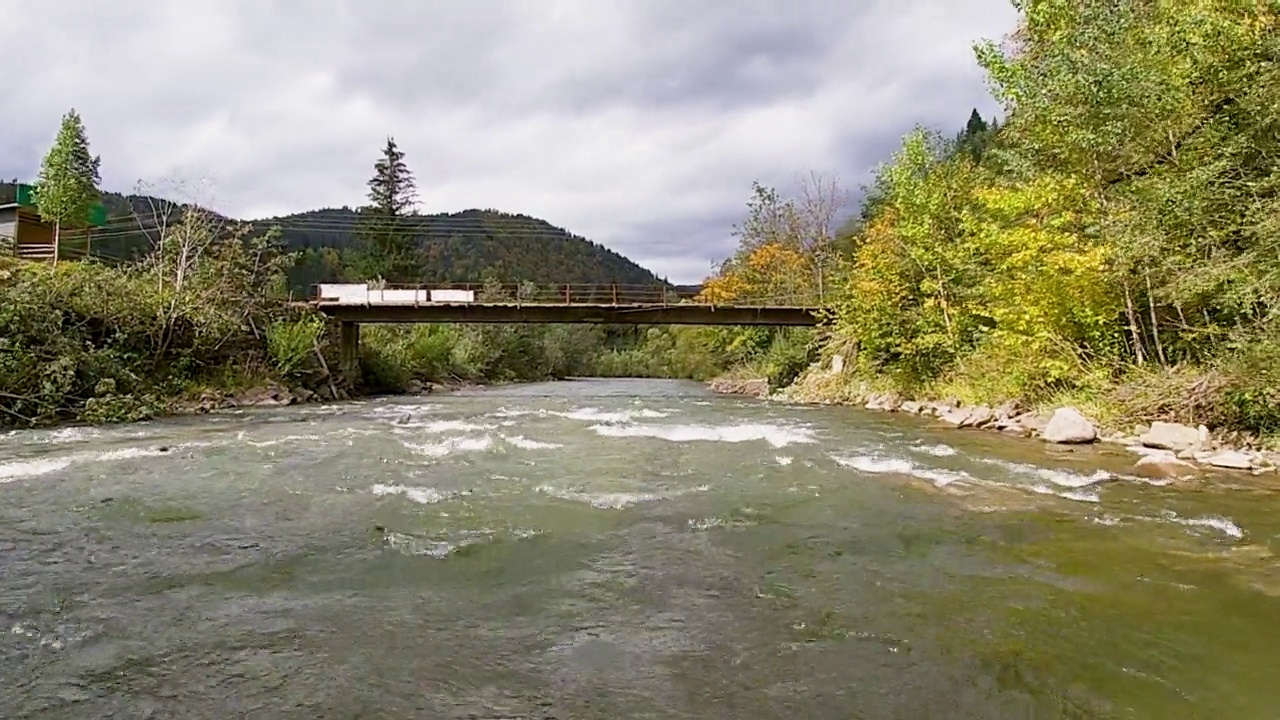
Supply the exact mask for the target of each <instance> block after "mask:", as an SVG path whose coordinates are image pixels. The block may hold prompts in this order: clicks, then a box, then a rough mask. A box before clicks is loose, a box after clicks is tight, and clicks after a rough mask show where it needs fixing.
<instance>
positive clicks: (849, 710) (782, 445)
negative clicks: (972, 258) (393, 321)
mask: <svg viewBox="0 0 1280 720" xmlns="http://www.w3.org/2000/svg"><path fill="white" fill-rule="evenodd" d="M1131 463H1132V456H1129V455H1127V453H1125V452H1124V451H1123V450H1120V449H1117V450H1114V451H1106V450H1102V449H1086V448H1075V449H1071V448H1056V449H1054V448H1048V447H1046V446H1044V445H1043V444H1041V443H1039V442H1037V441H1032V440H1026V441H1024V440H1016V439H1010V438H1006V437H1000V436H997V435H995V434H991V433H984V432H976V431H972V432H971V431H955V430H946V429H939V428H936V427H932V426H930V425H929V424H928V422H927V421H925V420H922V419H920V418H913V417H902V416H897V415H887V414H878V413H870V412H867V411H862V410H859V409H853V408H814V407H794V406H785V405H778V404H770V403H764V402H758V401H753V400H746V399H741V398H726V397H717V396H712V395H709V394H708V393H707V392H706V391H705V390H703V389H702V387H701V386H699V385H696V384H693V383H682V382H674V381H648V380H607V381H606V380H583V381H572V382H558V383H543V384H532V385H521V386H512V387H502V388H492V389H480V390H473V391H466V392H456V393H450V394H444V395H433V396H426V397H414V398H383V399H376V400H368V401H363V402H352V403H346V404H338V405H331V406H305V407H289V408H279V409H269V410H268V409H261V410H246V411H242V412H231V413H223V414H214V415H207V416H202V417H193V418H179V419H172V420H163V421H156V422H149V423H142V424H137V425H128V426H116V427H106V428H79V427H76V428H70V427H67V428H58V429H52V430H38V431H19V432H13V433H9V434H7V435H3V436H0V558H2V561H0V563H2V564H0V633H3V634H0V643H2V645H0V717H4V718H6V719H9V718H46V717H48V718H105V717H115V718H135V717H151V718H230V717H267V718H274V717H282V718H291V717H297V718H316V717H323V718H411V717H422V718H539V719H545V718H575V719H576V718H610V719H614V718H801V717H812V718H895V719H896V718H902V719H912V720H914V719H917V718H983V719H992V718H1059V717H1061V718H1160V719H1162V720H1164V719H1171V718H1231V719H1232V720H1249V719H1251V718H1277V717H1280V682H1277V677H1278V675H1277V669H1276V659H1277V658H1278V657H1280V570H1278V569H1277V563H1276V558H1275V555H1274V553H1275V552H1276V550H1277V547H1278V545H1280V493H1278V492H1277V488H1280V479H1277V478H1274V477H1265V476H1263V477H1252V476H1249V475H1223V476H1220V477H1218V478H1215V479H1214V481H1212V482H1209V483H1206V484H1204V485H1203V486H1199V487H1193V488H1185V487H1184V488H1179V487H1173V486H1161V485H1157V484H1152V483H1149V482H1143V481H1140V480H1137V479H1134V478H1129V477H1126V476H1125V470H1126V468H1128V467H1129V466H1130V465H1131Z"/></svg>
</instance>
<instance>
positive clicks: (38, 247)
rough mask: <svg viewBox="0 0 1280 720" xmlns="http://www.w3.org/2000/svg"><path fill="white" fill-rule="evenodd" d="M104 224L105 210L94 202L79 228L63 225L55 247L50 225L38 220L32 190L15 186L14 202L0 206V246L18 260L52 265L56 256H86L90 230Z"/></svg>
mask: <svg viewBox="0 0 1280 720" xmlns="http://www.w3.org/2000/svg"><path fill="white" fill-rule="evenodd" d="M106 224H107V208H106V206H105V205H103V204H102V203H98V204H96V205H94V206H93V207H92V208H91V209H90V210H89V217H87V218H85V223H84V225H83V226H81V227H66V226H64V227H63V228H62V230H61V232H60V233H59V235H60V237H59V241H58V243H57V244H56V245H55V243H54V231H53V230H54V228H53V223H50V222H46V221H44V220H42V219H41V218H40V211H39V210H37V209H36V195H35V188H34V187H32V186H31V185H18V188H17V198H16V200H15V201H14V202H11V203H8V204H5V205H0V243H3V244H7V245H9V246H11V247H12V248H13V251H14V253H15V254H16V255H17V256H18V257H20V258H25V259H27V260H37V261H49V262H52V261H54V260H55V259H58V258H59V257H62V258H66V259H75V258H85V257H88V256H89V254H90V244H91V242H92V239H93V233H94V231H95V230H97V229H98V228H101V227H103V226H104V225H106Z"/></svg>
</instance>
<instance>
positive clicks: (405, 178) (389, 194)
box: [349, 137, 419, 282]
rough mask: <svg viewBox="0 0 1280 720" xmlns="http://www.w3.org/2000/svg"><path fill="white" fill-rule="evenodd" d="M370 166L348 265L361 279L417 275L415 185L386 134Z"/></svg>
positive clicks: (412, 277) (405, 278) (400, 279)
mask: <svg viewBox="0 0 1280 720" xmlns="http://www.w3.org/2000/svg"><path fill="white" fill-rule="evenodd" d="M373 170H374V174H373V177H372V178H370V179H369V183H368V184H369V192H368V195H367V198H368V200H369V204H368V205H365V206H364V207H362V208H360V209H359V221H358V225H357V229H356V234H357V236H358V241H357V246H356V249H355V252H354V253H353V257H352V258H351V262H350V264H349V266H350V267H351V268H352V269H353V270H355V271H356V273H357V274H358V275H360V276H362V279H365V280H371V279H374V278H381V279H383V280H387V281H389V282H413V281H415V280H417V279H418V275H419V272H418V269H419V268H418V263H417V252H416V241H415V237H414V227H415V223H414V219H413V217H412V214H413V211H414V210H415V209H416V206H417V187H416V185H415V183H414V179H413V173H412V172H411V171H410V170H409V166H408V165H407V164H406V163H405V161H404V152H403V151H401V150H400V149H399V148H398V147H397V146H396V141H395V139H394V138H390V137H389V138H387V144H386V146H384V147H383V149H382V157H381V158H379V159H378V161H377V162H375V163H374V165H373Z"/></svg>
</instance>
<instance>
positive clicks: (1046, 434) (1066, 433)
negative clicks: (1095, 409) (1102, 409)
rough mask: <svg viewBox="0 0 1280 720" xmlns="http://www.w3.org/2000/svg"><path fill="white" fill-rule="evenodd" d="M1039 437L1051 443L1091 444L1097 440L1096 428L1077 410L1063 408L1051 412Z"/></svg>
mask: <svg viewBox="0 0 1280 720" xmlns="http://www.w3.org/2000/svg"><path fill="white" fill-rule="evenodd" d="M1040 437H1041V438H1043V439H1044V440H1045V441H1046V442H1051V443H1068V444H1078V443H1091V442H1093V441H1094V440H1097V439H1098V428H1096V427H1094V425H1093V423H1092V422H1090V421H1089V419H1088V418H1086V417H1085V416H1084V415H1083V414H1081V413H1080V411H1079V410H1076V409H1075V408H1072V407H1064V408H1058V409H1057V410H1055V411H1054V412H1053V417H1051V418H1049V423H1048V424H1047V425H1045V426H1044V430H1042V431H1041V432H1040Z"/></svg>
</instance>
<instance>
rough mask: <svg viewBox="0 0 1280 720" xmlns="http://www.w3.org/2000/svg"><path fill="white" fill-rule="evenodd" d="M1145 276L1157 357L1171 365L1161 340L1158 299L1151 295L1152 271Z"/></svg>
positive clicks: (1162, 363) (1161, 362)
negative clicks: (1157, 316)
mask: <svg viewBox="0 0 1280 720" xmlns="http://www.w3.org/2000/svg"><path fill="white" fill-rule="evenodd" d="M1142 274H1143V276H1144V277H1145V278H1146V281H1147V310H1148V312H1149V313H1150V314H1151V337H1152V339H1154V340H1155V341H1156V357H1158V358H1160V365H1161V366H1163V367H1168V366H1169V361H1168V360H1166V359H1165V356H1164V345H1163V344H1162V343H1161V342H1160V323H1159V322H1158V321H1157V320H1156V301H1155V298H1153V297H1151V273H1150V272H1143V273H1142Z"/></svg>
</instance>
